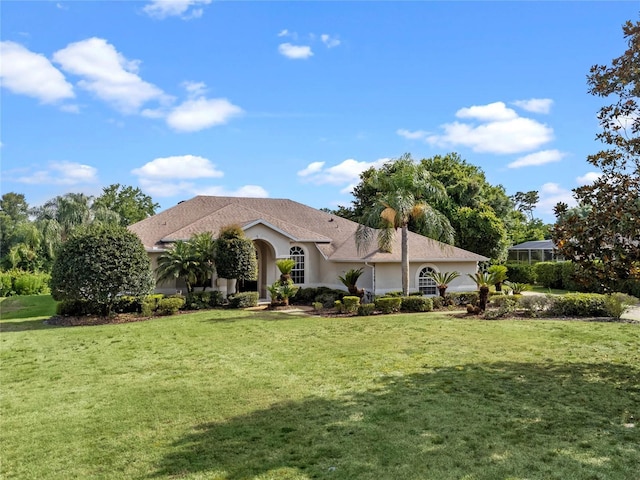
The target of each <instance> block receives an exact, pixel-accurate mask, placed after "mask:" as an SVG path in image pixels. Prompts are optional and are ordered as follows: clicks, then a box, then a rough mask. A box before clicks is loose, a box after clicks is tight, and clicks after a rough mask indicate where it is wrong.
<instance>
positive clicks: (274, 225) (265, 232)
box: [129, 196, 488, 299]
mask: <svg viewBox="0 0 640 480" xmlns="http://www.w3.org/2000/svg"><path fill="white" fill-rule="evenodd" d="M232 224H236V225H240V226H241V227H242V229H243V230H244V232H245V234H246V236H247V237H248V238H250V239H251V240H253V243H254V245H255V247H256V252H257V255H258V270H259V272H258V280H257V282H253V283H251V282H247V284H245V285H242V288H241V289H242V290H257V291H258V292H259V294H260V297H261V298H263V299H266V298H267V286H269V285H271V284H272V283H273V282H275V281H276V280H277V279H278V278H279V276H280V274H279V271H278V268H277V266H276V264H275V261H276V260H277V259H280V258H293V259H295V260H296V265H295V267H294V269H293V272H292V279H293V281H294V282H295V283H296V284H297V285H299V286H301V287H318V286H327V287H330V288H340V289H344V286H343V285H342V284H341V283H340V281H339V280H338V276H339V275H344V273H345V272H346V271H347V270H349V269H351V268H359V267H363V268H364V274H363V275H362V276H361V277H360V280H359V281H358V286H359V287H360V288H364V289H365V290H368V291H370V292H373V293H374V294H377V295H379V294H383V293H386V292H390V291H398V290H401V284H402V281H401V266H400V257H401V248H400V231H398V232H397V235H396V239H395V243H394V245H393V249H392V253H384V252H381V251H380V250H379V249H378V248H377V243H376V242H375V241H374V242H372V245H371V246H370V248H369V249H368V250H367V251H366V252H360V253H358V251H357V248H356V242H355V232H356V228H357V227H358V224H357V223H355V222H352V221H351V220H347V219H344V218H341V217H338V216H336V215H332V214H330V213H326V212H323V211H321V210H316V209H314V208H311V207H308V206H306V205H302V204H300V203H297V202H294V201H291V200H285V199H271V198H239V197H209V196H198V197H195V198H192V199H191V200H188V201H184V202H180V203H179V204H178V205H176V206H175V207H172V208H169V209H168V210H165V211H163V212H161V213H159V214H157V215H155V216H153V217H149V218H147V219H145V220H142V221H141V222H138V223H135V224H133V225H131V226H130V227H129V228H130V229H131V231H133V232H134V233H136V234H137V235H138V236H139V237H140V239H141V240H142V243H143V244H144V246H145V248H146V249H147V252H149V255H150V256H151V260H152V265H153V267H154V268H155V266H156V265H157V258H158V256H159V255H160V254H161V253H162V252H163V251H165V250H166V249H167V248H169V247H170V246H171V244H172V242H175V241H176V240H188V239H189V238H190V237H191V236H192V235H193V234H195V233H202V232H212V234H213V236H214V237H215V236H217V234H218V232H219V231H220V229H221V228H222V227H226V226H229V225H232ZM409 260H410V291H417V290H420V291H422V292H423V293H425V294H427V295H436V294H437V293H438V292H437V288H436V286H435V283H434V282H433V281H432V280H430V279H428V278H426V273H427V272H429V270H435V271H440V272H452V271H458V272H460V274H461V275H460V277H458V278H457V279H456V280H454V281H453V282H452V284H451V285H450V287H449V290H450V291H469V290H475V289H476V285H475V283H473V281H472V280H471V279H470V278H469V277H468V276H467V274H468V273H470V274H474V273H475V272H476V271H477V268H478V262H479V261H484V260H488V259H487V258H486V257H483V256H481V255H477V254H475V253H472V252H469V251H466V250H462V249H460V248H457V247H454V246H451V245H447V244H444V243H441V242H438V241H436V240H432V239H430V238H427V237H424V236H422V235H418V234H416V233H410V234H409ZM212 288H213V289H216V290H221V291H222V292H223V293H227V292H232V291H234V289H235V285H233V283H232V281H227V280H226V279H220V278H215V277H214V279H213V280H212ZM181 289H184V285H181V284H179V283H178V284H167V283H163V284H160V285H157V291H158V292H163V293H174V292H175V291H176V290H181Z"/></svg>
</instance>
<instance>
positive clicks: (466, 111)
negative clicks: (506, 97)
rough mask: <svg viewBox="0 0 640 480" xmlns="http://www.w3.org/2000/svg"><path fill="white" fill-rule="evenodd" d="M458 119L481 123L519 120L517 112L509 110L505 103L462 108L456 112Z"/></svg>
mask: <svg viewBox="0 0 640 480" xmlns="http://www.w3.org/2000/svg"><path fill="white" fill-rule="evenodd" d="M456 117H458V118H474V119H476V120H480V121H504V120H513V119H516V118H518V114H517V113H516V112H515V110H512V109H511V108H507V106H506V105H505V104H504V102H494V103H489V104H487V105H473V106H471V107H465V108H461V109H460V110H458V111H457V112H456Z"/></svg>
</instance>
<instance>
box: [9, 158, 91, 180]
mask: <svg viewBox="0 0 640 480" xmlns="http://www.w3.org/2000/svg"><path fill="white" fill-rule="evenodd" d="M97 174H98V170H97V169H96V168H95V167H91V166H89V165H83V164H81V163H76V162H67V161H62V162H49V165H48V168H46V169H42V170H36V171H34V172H32V173H30V174H29V175H25V176H23V177H19V178H18V179H17V181H18V182H20V183H27V184H31V185H78V184H85V183H95V182H97V181H98V176H97Z"/></svg>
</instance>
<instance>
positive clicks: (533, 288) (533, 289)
mask: <svg viewBox="0 0 640 480" xmlns="http://www.w3.org/2000/svg"><path fill="white" fill-rule="evenodd" d="M530 291H531V292H537V293H550V294H553V295H564V294H566V293H569V290H562V289H559V288H549V287H544V286H542V285H532V286H531V290H530Z"/></svg>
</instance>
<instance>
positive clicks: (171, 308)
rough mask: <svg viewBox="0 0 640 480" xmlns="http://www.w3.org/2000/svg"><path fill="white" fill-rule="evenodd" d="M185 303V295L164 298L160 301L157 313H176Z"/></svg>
mask: <svg viewBox="0 0 640 480" xmlns="http://www.w3.org/2000/svg"><path fill="white" fill-rule="evenodd" d="M184 303H185V299H184V298H183V297H177V296H172V297H168V298H162V299H160V301H158V309H157V313H158V314H159V315H175V314H176V313H178V310H180V309H181V308H182V307H183V306H184Z"/></svg>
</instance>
